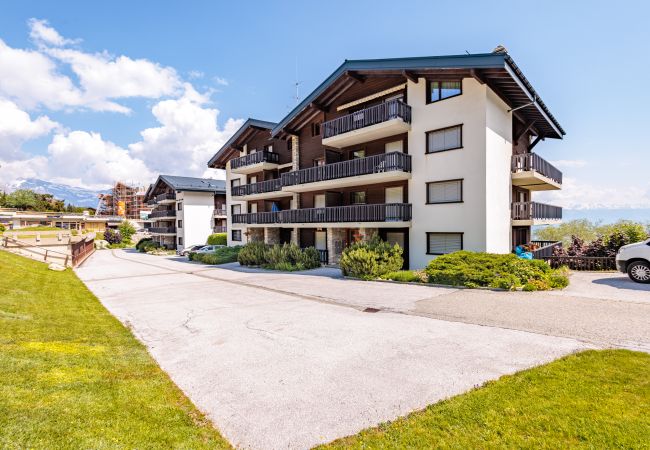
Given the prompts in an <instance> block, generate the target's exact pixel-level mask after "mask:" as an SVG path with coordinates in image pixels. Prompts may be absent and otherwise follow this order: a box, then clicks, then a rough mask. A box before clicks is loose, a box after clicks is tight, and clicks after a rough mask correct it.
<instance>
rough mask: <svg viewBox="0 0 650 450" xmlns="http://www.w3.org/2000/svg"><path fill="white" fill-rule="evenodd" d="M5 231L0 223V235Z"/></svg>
mask: <svg viewBox="0 0 650 450" xmlns="http://www.w3.org/2000/svg"><path fill="white" fill-rule="evenodd" d="M5 230H6V228H5V226H4V225H3V224H1V223H0V233H3V232H4V231H5Z"/></svg>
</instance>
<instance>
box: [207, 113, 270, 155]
mask: <svg viewBox="0 0 650 450" xmlns="http://www.w3.org/2000/svg"><path fill="white" fill-rule="evenodd" d="M276 125H277V123H275V122H267V121H266V120H259V119H251V118H248V119H247V120H246V122H244V123H243V125H242V126H241V127H239V130H237V131H236V132H235V134H233V135H232V136H231V137H230V139H228V141H227V142H226V143H225V144H223V146H222V147H221V148H220V149H219V150H218V151H217V153H215V155H214V156H213V157H212V158H210V161H208V167H212V165H213V164H214V163H215V162H216V161H217V159H219V157H220V156H221V155H222V154H223V153H225V152H226V151H227V149H229V148H230V147H231V146H232V145H233V144H234V143H235V142H237V139H239V138H240V137H241V135H242V134H244V132H245V131H246V130H248V129H249V128H250V127H257V128H263V129H265V130H269V131H270V130H272V129H273V127H274V126H276Z"/></svg>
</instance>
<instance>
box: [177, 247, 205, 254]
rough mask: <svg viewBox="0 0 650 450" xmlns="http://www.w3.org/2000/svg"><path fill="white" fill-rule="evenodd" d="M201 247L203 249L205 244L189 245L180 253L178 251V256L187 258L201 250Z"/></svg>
mask: <svg viewBox="0 0 650 450" xmlns="http://www.w3.org/2000/svg"><path fill="white" fill-rule="evenodd" d="M203 247H205V244H199V245H190V246H189V247H185V248H184V249H183V250H182V251H180V252H179V255H181V256H187V255H189V254H190V253H192V252H196V251H197V250H201V249H202V248H203Z"/></svg>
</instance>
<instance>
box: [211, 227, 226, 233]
mask: <svg viewBox="0 0 650 450" xmlns="http://www.w3.org/2000/svg"><path fill="white" fill-rule="evenodd" d="M226 231H227V227H222V226H219V227H212V232H213V233H225V232H226Z"/></svg>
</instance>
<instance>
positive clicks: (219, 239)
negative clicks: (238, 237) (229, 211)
mask: <svg viewBox="0 0 650 450" xmlns="http://www.w3.org/2000/svg"><path fill="white" fill-rule="evenodd" d="M208 245H228V237H227V235H226V233H215V234H211V235H210V236H208Z"/></svg>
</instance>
